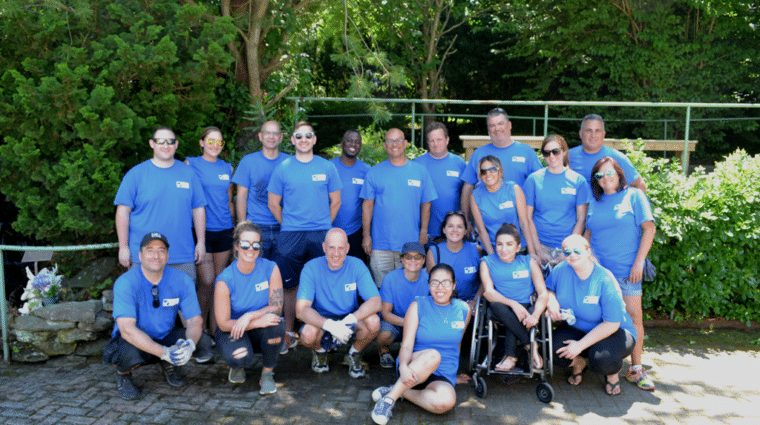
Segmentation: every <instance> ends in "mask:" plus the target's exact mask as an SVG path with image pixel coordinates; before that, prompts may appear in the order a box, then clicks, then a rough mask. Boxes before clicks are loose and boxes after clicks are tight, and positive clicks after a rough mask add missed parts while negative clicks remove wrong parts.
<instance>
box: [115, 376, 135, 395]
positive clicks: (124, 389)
mask: <svg viewBox="0 0 760 425" xmlns="http://www.w3.org/2000/svg"><path fill="white" fill-rule="evenodd" d="M116 389H117V390H118V391H119V397H121V398H123V399H124V400H137V399H138V398H140V389H139V388H137V386H136V385H135V383H134V382H132V372H130V373H126V374H124V375H122V374H120V373H117V374H116Z"/></svg>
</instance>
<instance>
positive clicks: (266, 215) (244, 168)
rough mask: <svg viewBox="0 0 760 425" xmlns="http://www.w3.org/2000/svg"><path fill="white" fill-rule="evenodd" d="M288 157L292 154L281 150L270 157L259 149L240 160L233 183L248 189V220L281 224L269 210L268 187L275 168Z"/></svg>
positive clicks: (270, 224) (258, 222)
mask: <svg viewBox="0 0 760 425" xmlns="http://www.w3.org/2000/svg"><path fill="white" fill-rule="evenodd" d="M288 158H290V155H288V154H286V153H284V152H280V153H279V155H277V158H275V159H269V158H267V157H266V156H264V154H263V153H262V152H261V151H259V152H254V153H250V154H248V155H246V156H244V157H243V159H242V160H241V161H240V164H238V168H237V170H235V174H234V175H233V176H232V183H235V184H237V185H240V186H242V187H245V188H247V189H248V200H247V208H246V215H245V217H246V220H248V221H250V222H251V223H256V224H263V225H267V226H274V225H278V224H279V223H277V219H275V218H274V216H273V215H272V211H270V210H269V191H267V187H269V179H270V178H271V177H272V171H274V168H275V167H276V166H278V165H279V164H280V163H281V162H282V161H285V160H286V159H288Z"/></svg>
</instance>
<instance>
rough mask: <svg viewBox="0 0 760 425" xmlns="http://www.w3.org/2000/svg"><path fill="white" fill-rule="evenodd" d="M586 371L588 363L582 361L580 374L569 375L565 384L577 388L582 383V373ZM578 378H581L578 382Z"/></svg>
mask: <svg viewBox="0 0 760 425" xmlns="http://www.w3.org/2000/svg"><path fill="white" fill-rule="evenodd" d="M586 369H588V363H587V362H586V361H585V360H584V365H583V369H581V371H580V373H573V374H570V377H568V378H567V383H568V384H570V385H572V386H574V387H577V386H578V385H580V384H581V383H582V382H583V372H585V371H586ZM573 370H575V369H573ZM578 378H581V379H580V380H578Z"/></svg>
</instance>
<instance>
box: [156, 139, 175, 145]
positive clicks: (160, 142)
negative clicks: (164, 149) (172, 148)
mask: <svg viewBox="0 0 760 425" xmlns="http://www.w3.org/2000/svg"><path fill="white" fill-rule="evenodd" d="M153 143H155V144H157V145H173V144H175V143H177V139H153Z"/></svg>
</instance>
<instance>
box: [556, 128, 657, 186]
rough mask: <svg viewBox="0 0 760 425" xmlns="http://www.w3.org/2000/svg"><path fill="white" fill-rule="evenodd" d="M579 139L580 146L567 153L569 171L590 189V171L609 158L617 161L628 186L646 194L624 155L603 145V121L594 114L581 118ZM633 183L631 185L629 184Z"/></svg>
mask: <svg viewBox="0 0 760 425" xmlns="http://www.w3.org/2000/svg"><path fill="white" fill-rule="evenodd" d="M578 134H579V135H580V137H581V145H580V146H576V147H574V148H572V149H570V151H569V152H568V155H569V156H570V169H572V170H573V171H575V172H576V173H578V174H580V175H581V176H583V178H584V179H586V181H587V182H588V184H589V187H591V169H592V168H594V165H595V164H596V163H597V161H599V160H600V159H602V158H604V157H605V156H609V157H612V158H614V159H615V161H617V163H618V165H620V168H622V169H623V172H624V173H625V179H626V181H628V182H629V184H628V185H629V186H633V187H636V188H638V189H641V190H642V191H643V192H646V190H647V186H646V184H645V183H644V179H642V178H641V176H640V175H639V172H638V171H636V169H635V168H634V167H633V164H631V160H629V159H628V157H627V156H625V154H624V153H622V152H620V151H619V150H617V149H613V148H611V147H609V146H606V145H604V137H605V136H606V135H607V132H605V131H604V119H602V117H601V116H599V115H596V114H589V115H586V116H585V117H583V121H582V122H581V130H580V131H579V132H578ZM630 182H633V183H630Z"/></svg>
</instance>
